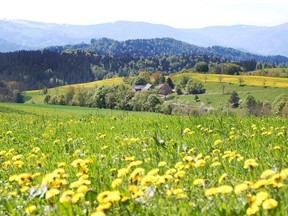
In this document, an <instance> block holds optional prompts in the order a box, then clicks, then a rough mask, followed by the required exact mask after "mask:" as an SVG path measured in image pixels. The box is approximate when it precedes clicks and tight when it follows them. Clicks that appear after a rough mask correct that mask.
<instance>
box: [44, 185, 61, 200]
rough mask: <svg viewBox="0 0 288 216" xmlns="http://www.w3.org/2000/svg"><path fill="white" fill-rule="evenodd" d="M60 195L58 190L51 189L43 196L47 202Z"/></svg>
mask: <svg viewBox="0 0 288 216" xmlns="http://www.w3.org/2000/svg"><path fill="white" fill-rule="evenodd" d="M59 193H60V191H59V190H58V189H55V188H51V189H50V190H48V191H47V192H46V194H45V199H46V200H48V199H50V198H52V197H54V196H56V195H58V194H59Z"/></svg>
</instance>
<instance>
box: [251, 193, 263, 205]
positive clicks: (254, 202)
mask: <svg viewBox="0 0 288 216" xmlns="http://www.w3.org/2000/svg"><path fill="white" fill-rule="evenodd" d="M262 202H263V201H262V199H261V198H259V197H257V196H255V195H253V196H251V197H248V203H249V205H250V206H260V205H261V204H262Z"/></svg>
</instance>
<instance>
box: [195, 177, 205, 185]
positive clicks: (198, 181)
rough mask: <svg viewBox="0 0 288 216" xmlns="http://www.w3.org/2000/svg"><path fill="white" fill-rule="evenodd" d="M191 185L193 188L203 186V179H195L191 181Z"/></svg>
mask: <svg viewBox="0 0 288 216" xmlns="http://www.w3.org/2000/svg"><path fill="white" fill-rule="evenodd" d="M193 185H195V186H199V185H204V179H201V178H198V179H195V180H194V181H193Z"/></svg>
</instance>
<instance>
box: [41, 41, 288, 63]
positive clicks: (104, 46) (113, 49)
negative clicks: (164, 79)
mask: <svg viewBox="0 0 288 216" xmlns="http://www.w3.org/2000/svg"><path fill="white" fill-rule="evenodd" d="M46 50H49V51H54V52H55V51H56V52H63V51H68V50H70V51H72V50H74V51H77V50H81V51H92V52H95V53H98V54H100V55H110V56H123V55H130V56H132V57H153V56H155V55H157V56H162V55H168V56H179V55H198V56H203V55H205V56H210V57H213V56H215V57H218V58H225V59H227V60H230V61H238V62H240V61H245V60H254V61H257V62H269V63H271V64H277V65H278V64H288V58H287V57H285V56H261V55H255V54H251V53H248V52H243V51H240V50H236V49H233V48H226V47H220V46H212V47H208V48H205V47H200V46H195V45H191V44H189V43H186V42H183V41H179V40H176V39H173V38H153V39H134V40H125V41H116V40H113V39H109V38H100V39H92V40H91V43H89V44H86V43H81V44H76V45H65V46H54V47H53V46H52V47H48V48H46Z"/></svg>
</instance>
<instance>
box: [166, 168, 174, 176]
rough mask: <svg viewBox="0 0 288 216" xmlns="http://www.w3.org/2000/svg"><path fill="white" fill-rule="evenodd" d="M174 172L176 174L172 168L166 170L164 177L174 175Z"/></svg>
mask: <svg viewBox="0 0 288 216" xmlns="http://www.w3.org/2000/svg"><path fill="white" fill-rule="evenodd" d="M176 172H177V170H176V169H174V168H172V169H169V170H167V171H166V173H165V174H166V175H171V174H174V173H176Z"/></svg>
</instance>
